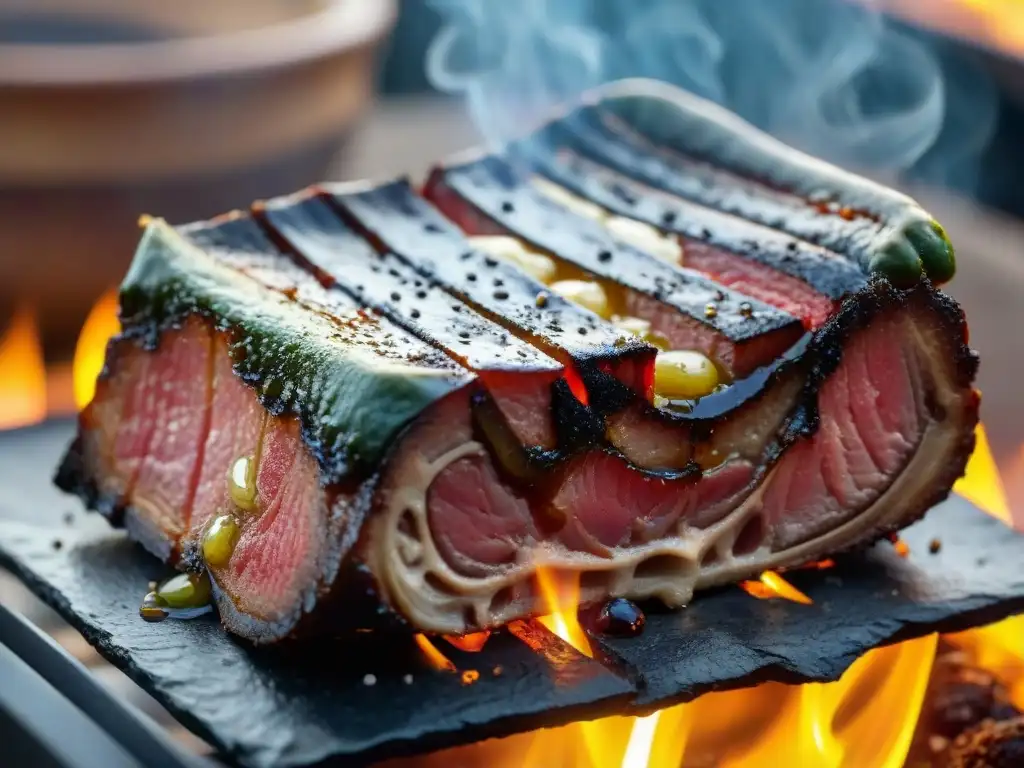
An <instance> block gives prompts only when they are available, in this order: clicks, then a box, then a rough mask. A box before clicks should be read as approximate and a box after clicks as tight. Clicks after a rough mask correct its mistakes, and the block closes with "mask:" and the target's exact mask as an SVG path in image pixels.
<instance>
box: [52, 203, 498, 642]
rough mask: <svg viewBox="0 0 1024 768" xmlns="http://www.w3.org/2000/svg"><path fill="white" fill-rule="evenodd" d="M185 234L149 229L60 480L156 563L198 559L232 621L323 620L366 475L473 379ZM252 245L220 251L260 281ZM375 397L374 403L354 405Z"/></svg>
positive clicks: (364, 498)
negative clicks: (219, 550) (213, 545)
mask: <svg viewBox="0 0 1024 768" xmlns="http://www.w3.org/2000/svg"><path fill="white" fill-rule="evenodd" d="M236 221H237V220H236V219H234V218H232V219H226V220H225V221H224V222H222V224H225V225H227V224H228V223H229V222H236ZM234 227H235V224H231V225H230V226H227V230H231V229H232V228H234ZM196 229H197V228H194V229H193V230H192V233H191V234H192V235H193V236H194V237H191V239H190V237H188V236H186V235H182V234H180V233H177V232H175V231H174V230H172V229H171V228H170V227H167V226H166V225H165V224H163V223H162V222H159V221H154V222H152V223H151V224H150V225H149V228H148V229H147V232H146V234H145V236H144V238H143V242H142V244H141V246H140V248H139V251H138V253H137V254H136V258H135V261H134V262H133V265H132V269H131V272H130V273H129V276H128V278H127V279H126V281H125V284H124V286H123V287H122V324H123V327H124V329H125V330H124V333H123V335H122V336H121V337H120V338H118V339H116V340H115V341H113V342H112V343H111V345H110V348H109V350H108V355H107V366H106V373H105V374H104V376H103V377H102V378H101V381H100V382H99V385H98V387H97V394H96V397H95V398H94V400H93V402H92V403H91V404H90V406H89V407H87V408H86V410H85V411H84V412H83V414H82V416H81V419H80V429H79V436H78V437H77V438H76V440H75V442H74V444H73V445H72V446H71V448H70V450H69V451H68V454H67V456H66V457H65V460H64V462H63V464H62V466H61V468H60V470H59V472H58V477H57V482H58V484H59V485H60V486H61V487H62V488H64V489H66V490H69V491H71V492H74V493H77V494H79V495H80V496H82V497H83V498H84V499H85V500H86V502H87V503H89V504H90V505H92V506H95V507H97V508H100V509H103V510H105V511H106V512H107V513H108V514H109V515H110V516H111V519H112V520H113V521H114V522H118V521H121V520H123V521H124V524H125V525H126V526H127V528H128V532H129V534H130V535H132V536H133V537H134V538H136V539H138V540H139V541H141V542H142V543H143V544H144V545H146V546H147V548H149V549H150V550H151V551H153V552H154V553H156V554H157V555H159V556H160V557H162V558H163V559H165V560H168V561H169V562H171V563H173V564H175V565H178V566H179V567H183V568H203V567H207V568H208V569H209V570H210V571H211V575H212V577H213V579H214V582H215V586H216V589H215V594H216V597H217V602H218V607H219V609H220V612H221V616H222V618H223V620H224V622H225V624H226V625H227V626H228V628H229V629H231V630H232V631H234V632H237V633H238V634H241V635H243V636H246V637H248V638H250V639H252V640H254V641H257V642H272V641H275V640H278V639H281V638H282V637H284V636H287V635H290V634H292V633H294V632H296V631H298V630H299V628H300V626H306V625H314V624H319V622H320V621H322V620H324V615H322V614H321V613H320V612H319V611H317V610H315V609H316V608H317V606H318V605H319V602H318V601H321V600H322V601H327V602H329V601H330V599H331V595H332V593H331V589H332V588H333V585H334V584H335V583H338V584H339V585H340V586H341V587H342V588H354V587H353V584H352V580H351V579H350V578H344V579H339V578H338V574H339V573H340V571H341V570H342V568H343V567H345V568H348V567H354V566H353V563H352V559H351V557H349V555H351V551H352V548H353V546H354V545H355V543H356V541H357V539H358V536H359V533H360V528H361V525H362V521H363V518H364V517H365V515H366V512H367V509H368V507H369V504H370V496H371V493H370V491H371V490H372V485H373V480H372V478H373V473H374V471H375V467H378V466H379V465H380V462H381V461H382V460H383V458H384V457H385V455H386V453H387V451H389V450H390V449H391V447H392V445H393V443H394V442H395V441H396V440H398V438H399V435H400V434H401V433H402V430H403V429H405V428H406V426H407V425H408V424H409V423H410V422H411V421H414V420H415V419H416V418H417V417H418V416H419V415H420V414H422V413H423V412H424V411H427V412H429V411H430V409H431V408H432V407H435V405H436V404H438V403H440V402H443V401H444V400H445V398H446V397H447V396H449V395H451V394H457V395H461V398H462V400H461V401H462V403H463V406H464V410H465V412H466V417H465V418H468V411H469V407H468V398H469V396H470V394H471V392H472V391H476V389H477V388H478V384H477V380H476V378H475V377H474V376H473V375H472V374H471V373H470V372H469V371H467V370H465V369H463V368H459V367H458V366H456V365H455V364H454V363H453V362H451V361H450V360H449V359H448V358H446V357H444V356H442V355H439V354H438V353H437V352H436V351H434V350H433V349H432V348H430V347H429V346H427V345H425V344H423V343H422V342H419V341H418V340H416V339H415V338H414V337H411V336H408V335H407V334H406V333H405V332H404V331H401V330H400V329H397V328H392V327H389V326H388V325H387V321H386V320H383V319H382V318H376V317H372V316H371V315H370V314H368V313H360V312H358V311H353V312H351V313H350V314H343V315H329V314H326V308H327V305H328V304H330V303H332V299H331V298H330V296H329V295H324V296H320V297H319V300H320V301H321V302H322V303H321V304H319V305H318V309H316V310H314V309H311V308H307V307H303V306H301V305H300V304H298V303H296V302H295V301H294V299H293V298H289V295H290V294H293V293H294V294H295V295H299V294H301V295H303V296H304V297H306V298H310V294H313V298H317V297H316V295H315V294H316V292H317V291H322V289H320V288H319V286H318V285H317V284H316V283H315V281H312V278H309V277H308V276H306V278H305V280H306V281H307V282H312V286H313V287H309V286H307V290H300V289H299V286H297V285H296V284H295V283H291V284H290V286H288V285H286V283H287V280H286V279H285V273H286V272H287V270H285V271H284V272H282V273H281V274H278V279H279V285H278V286H277V287H276V288H275V289H273V290H271V289H268V288H267V287H264V286H262V285H260V284H259V283H258V282H256V281H255V280H254V279H252V278H251V277H250V276H247V275H245V274H243V273H242V272H240V271H238V270H237V269H236V268H234V267H231V266H229V265H228V263H227V262H228V261H230V259H228V258H226V257H225V258H223V259H219V258H218V257H216V256H211V255H210V254H208V253H204V252H203V251H202V250H200V249H199V248H198V247H196V245H195V243H196V242H197V241H198V240H200V239H202V238H200V237H199V235H197V234H196ZM257 231H258V230H257ZM206 237H207V239H208V240H209V239H215V238H213V236H212V235H211V234H210V233H209V232H207V234H206ZM217 238H220V239H221V240H222V241H223V242H226V241H230V240H231V238H230V237H229V235H228V234H227V233H226V232H225V231H221V232H220V233H219V234H218V235H217ZM223 242H222V245H223ZM239 242H242V240H241V239H239ZM249 245H250V249H249V251H248V252H247V253H248V255H247V256H245V258H243V257H242V256H241V255H240V250H236V251H234V252H233V253H234V258H235V260H236V261H238V262H242V261H245V262H246V263H247V264H248V266H249V268H250V269H251V270H252V272H253V274H259V268H258V267H257V266H255V265H256V264H257V262H259V261H260V259H261V258H262V259H263V260H264V261H265V262H267V263H264V265H263V267H262V268H264V269H266V267H267V264H268V263H269V262H270V260H272V259H273V258H275V256H274V252H273V251H266V252H264V253H263V256H262V257H260V256H258V251H257V249H256V248H255V246H253V243H250V244H249ZM228 250H229V249H227V248H226V246H225V247H224V249H223V250H222V251H221V255H222V256H223V255H224V254H225V253H226V252H227V251H228ZM241 250H244V249H241ZM276 258H277V259H281V260H283V261H284V263H285V264H287V263H289V262H288V260H287V258H285V257H284V256H282V255H280V254H277V255H276ZM293 277H296V278H300V277H301V273H300V274H298V275H293ZM289 288H290V289H289ZM371 397H383V398H384V402H386V407H380V408H369V409H366V408H362V405H363V404H364V402H366V401H367V399H368V398H371ZM357 406H359V407H358V408H357ZM240 458H249V459H251V460H253V461H255V463H256V467H257V472H256V475H255V485H256V493H255V499H256V500H255V502H254V504H252V505H246V506H245V507H240V506H239V502H238V500H237V498H236V497H235V496H233V495H232V493H231V489H230V487H229V483H230V481H229V473H230V472H231V470H232V467H233V465H234V464H235V462H236V461H237V460H238V459H240ZM250 507H251V508H250ZM223 516H227V517H228V518H229V520H230V521H231V525H233V526H235V527H236V528H237V531H238V533H237V536H236V537H235V540H234V544H233V549H232V550H231V551H230V558H228V559H227V560H226V561H224V562H217V563H208V562H205V560H204V557H205V555H204V549H203V546H202V542H203V540H204V534H205V533H206V532H207V531H209V530H210V527H211V525H212V524H213V522H214V520H215V519H216V518H221V517H223ZM374 610H375V609H374ZM329 613H330V612H329V611H328V612H327V614H328V615H329ZM369 615H370V619H371V620H372V617H373V615H374V613H373V611H371V612H370V614H369Z"/></svg>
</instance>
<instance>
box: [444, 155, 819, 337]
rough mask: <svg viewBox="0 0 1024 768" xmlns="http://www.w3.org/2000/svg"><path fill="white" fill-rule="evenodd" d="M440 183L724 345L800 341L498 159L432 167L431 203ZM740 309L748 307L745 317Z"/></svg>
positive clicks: (757, 310) (779, 317)
mask: <svg viewBox="0 0 1024 768" xmlns="http://www.w3.org/2000/svg"><path fill="white" fill-rule="evenodd" d="M441 185H444V186H446V187H448V188H450V189H451V190H453V191H454V192H456V193H457V194H458V195H459V196H460V197H461V198H462V199H463V200H465V201H466V202H467V203H469V204H470V205H472V206H473V207H475V208H476V209H478V210H479V211H481V212H483V213H484V214H485V215H486V216H487V217H488V218H490V219H491V220H493V221H494V222H496V223H497V224H498V225H499V226H501V227H502V228H504V229H505V230H507V231H509V232H511V233H513V234H515V235H517V236H519V237H521V238H522V239H523V240H525V241H527V242H529V243H531V244H532V245H534V246H536V247H538V248H540V249H542V250H544V251H547V252H549V253H552V254H554V255H555V256H557V257H558V258H560V259H563V260H565V261H567V262H570V263H572V264H575V265H576V266H578V267H580V268H581V269H584V270H586V271H587V272H590V273H591V274H594V275H597V276H598V277H601V278H604V279H607V280H610V281H611V282H613V283H617V284H619V285H623V286H625V287H627V288H630V289H632V290H635V291H638V292H640V293H642V294H645V295H648V296H653V297H654V298H655V299H657V300H659V301H661V302H664V303H665V304H667V305H669V306H671V307H673V308H674V309H676V310H677V311H679V312H681V313H683V314H685V315H687V316H688V317H690V318H692V319H693V320H695V321H697V322H699V323H700V324H702V325H704V326H707V327H708V328H710V329H713V330H714V331H716V332H717V333H719V334H721V335H722V336H723V337H725V338H727V339H729V340H730V341H733V342H743V341H746V340H748V339H753V338H755V337H758V336H761V335H763V334H766V333H771V332H773V331H784V330H787V329H792V330H793V332H794V333H795V334H796V335H799V326H800V323H799V321H798V320H797V319H796V318H794V317H792V316H790V315H788V314H787V313H785V312H783V311H782V310H779V309H776V308H775V307H771V306H769V305H767V304H764V303H762V302H760V301H757V300H756V299H752V298H750V297H748V296H744V295H743V294H741V293H739V292H737V291H732V290H729V289H727V288H724V287H723V286H721V285H719V284H718V283H715V282H714V281H712V280H709V279H708V278H706V277H704V276H703V275H701V274H699V273H697V272H693V271H692V270H687V269H684V268H681V267H677V266H674V265H672V264H668V263H666V262H664V261H661V260H659V259H657V258H656V257H654V256H651V255H649V254H647V253H644V252H643V251H641V250H639V249H637V248H635V247H633V246H631V245H629V244H627V243H623V242H620V241H618V240H616V239H615V238H613V237H612V236H611V235H610V234H609V233H608V232H607V231H606V230H605V229H604V228H603V227H602V226H601V225H600V224H598V223H597V222H594V221H591V220H590V219H586V218H583V217H582V216H578V215H575V214H574V213H572V212H570V211H568V210H567V209H565V208H563V207H562V206H560V205H558V204H556V203H553V202H551V201H549V200H548V199H547V198H546V197H544V196H543V195H542V194H541V193H540V192H539V191H538V190H536V189H535V188H534V187H533V185H532V184H530V182H529V181H528V180H527V179H525V178H524V177H523V176H522V174H521V173H520V172H519V171H517V170H516V169H515V168H514V167H513V166H512V165H510V164H509V163H508V162H507V161H505V160H503V159H501V158H498V157H494V156H488V157H485V158H482V159H480V160H477V161H471V162H468V163H465V164H462V165H456V166H449V167H446V168H438V169H436V170H435V171H434V172H433V174H432V175H431V179H430V181H429V182H428V195H431V196H435V199H436V192H437V187H439V186H441ZM709 305H710V306H712V307H713V308H714V309H713V310H712V311H708V307H709ZM741 305H749V307H750V308H751V311H744V309H743V308H741Z"/></svg>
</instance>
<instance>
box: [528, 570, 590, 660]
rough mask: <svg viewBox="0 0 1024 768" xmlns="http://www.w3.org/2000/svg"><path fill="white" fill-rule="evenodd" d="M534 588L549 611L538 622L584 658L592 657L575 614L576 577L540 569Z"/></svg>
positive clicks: (577, 593)
mask: <svg viewBox="0 0 1024 768" xmlns="http://www.w3.org/2000/svg"><path fill="white" fill-rule="evenodd" d="M537 588H538V590H540V594H541V598H542V599H543V600H544V604H545V605H546V606H547V608H548V610H549V611H550V614H549V615H547V616H542V617H541V618H540V619H539V621H540V623H541V624H543V625H544V626H545V627H547V628H548V629H549V630H551V631H552V632H554V633H555V634H556V635H558V636H559V637H560V638H562V639H563V640H564V641H565V642H567V643H568V644H569V645H571V646H572V647H573V648H575V649H576V650H577V651H579V652H580V653H582V654H583V655H584V656H587V657H589V658H593V657H594V652H593V650H591V648H590V641H589V640H587V635H586V633H585V632H584V631H583V627H581V626H580V622H579V618H578V617H577V615H576V611H577V609H578V608H579V604H580V581H579V575H578V574H560V573H559V572H557V571H554V570H551V569H550V568H544V567H541V568H538V569H537Z"/></svg>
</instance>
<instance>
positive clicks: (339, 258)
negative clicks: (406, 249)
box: [254, 190, 561, 372]
mask: <svg viewBox="0 0 1024 768" xmlns="http://www.w3.org/2000/svg"><path fill="white" fill-rule="evenodd" d="M254 213H255V214H256V218H257V221H259V222H260V223H261V224H262V225H264V226H265V227H266V230H267V233H268V234H269V235H270V237H271V238H272V239H273V240H274V241H275V242H276V243H277V244H278V245H279V246H281V247H282V248H284V249H286V250H287V251H288V252H289V253H290V254H291V255H293V256H295V257H296V258H298V259H300V260H302V261H303V262H304V264H305V265H307V266H308V267H309V268H310V269H311V270H312V271H313V272H314V273H315V274H317V276H318V277H319V278H320V279H321V282H323V283H324V284H325V286H327V287H332V286H337V287H338V288H340V289H342V290H344V291H345V292H347V293H349V294H350V295H351V296H353V297H354V298H355V299H356V300H357V301H359V302H360V303H362V304H364V305H366V306H369V307H371V308H374V309H377V310H379V311H380V312H381V313H383V314H385V315H386V316H387V317H388V318H389V319H391V320H392V321H393V322H395V323H396V324H398V325H401V326H403V327H405V328H407V329H408V330H409V331H410V332H412V333H414V334H415V335H416V336H418V337H420V338H423V339H425V340H427V341H429V342H430V343H432V344H433V345H434V346H436V347H438V348H441V349H443V350H444V351H446V352H447V353H448V354H449V356H451V357H452V358H453V359H457V360H459V361H460V362H461V363H462V364H465V365H468V366H469V367H470V368H472V369H473V370H477V371H485V370H495V371H503V370H508V371H515V372H522V371H530V370H536V371H538V372H557V371H559V370H560V369H561V366H560V365H558V364H557V363H556V362H555V361H554V360H552V359H550V358H549V357H547V356H546V355H545V354H544V353H542V352H540V351H539V350H537V349H535V348H533V347H532V346H530V345H528V344H524V343H521V342H519V341H518V340H516V339H514V338H511V337H510V336H509V334H508V333H507V332H506V331H505V330H504V329H503V328H501V327H500V326H497V325H495V324H494V323H491V322H490V321H489V320H486V319H484V318H482V317H481V316H479V315H477V314H476V313H475V312H473V310H471V309H469V308H468V307H467V306H466V305H464V304H463V303H462V302H461V301H460V300H459V299H457V298H454V297H451V296H449V295H448V294H447V293H445V292H444V291H443V290H442V289H441V288H440V287H439V286H437V285H436V284H435V283H433V282H432V281H428V280H427V279H425V278H424V277H422V276H421V275H420V274H418V273H417V272H415V271H414V270H412V269H411V268H410V267H409V266H408V265H407V264H405V263H404V262H403V261H402V260H401V259H398V258H397V257H394V256H392V255H390V254H386V253H385V254H378V253H377V252H376V251H374V249H373V246H372V245H370V243H368V242H367V241H366V240H364V239H363V238H362V237H360V236H359V235H358V234H356V233H355V232H354V231H353V230H352V229H351V228H349V227H348V226H347V225H346V224H345V223H344V222H343V221H342V220H341V219H340V218H339V217H338V216H337V215H336V214H335V213H334V211H333V210H332V209H331V207H330V206H329V205H328V204H327V202H326V201H325V200H323V199H322V198H320V197H318V196H317V194H316V190H309V191H307V192H304V193H299V194H298V195H295V196H292V197H287V198H280V199H276V200H271V201H268V202H266V203H264V204H262V205H260V206H258V207H256V208H255V210H254Z"/></svg>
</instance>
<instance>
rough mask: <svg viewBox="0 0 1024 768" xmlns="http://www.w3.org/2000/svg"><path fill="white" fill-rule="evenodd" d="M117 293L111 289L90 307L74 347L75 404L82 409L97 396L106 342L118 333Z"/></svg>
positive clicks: (119, 323)
mask: <svg viewBox="0 0 1024 768" xmlns="http://www.w3.org/2000/svg"><path fill="white" fill-rule="evenodd" d="M117 308H118V299H117V291H116V290H110V291H108V292H107V293H105V294H103V296H101V297H100V299H99V301H97V302H96V304H94V305H93V308H92V309H91V310H90V312H89V316H88V317H86V319H85V323H84V324H83V325H82V331H81V333H79V335H78V343H77V344H76V345H75V364H74V383H75V404H76V405H77V406H78V408H79V410H81V409H82V408H85V406H87V405H88V404H89V402H90V401H91V400H92V396H93V395H94V394H95V393H96V377H97V376H99V375H100V371H101V370H103V361H104V359H105V357H106V350H107V342H108V341H110V339H111V338H113V337H114V336H115V335H117V334H118V333H120V331H121V322H120V321H119V320H118V317H117Z"/></svg>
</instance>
